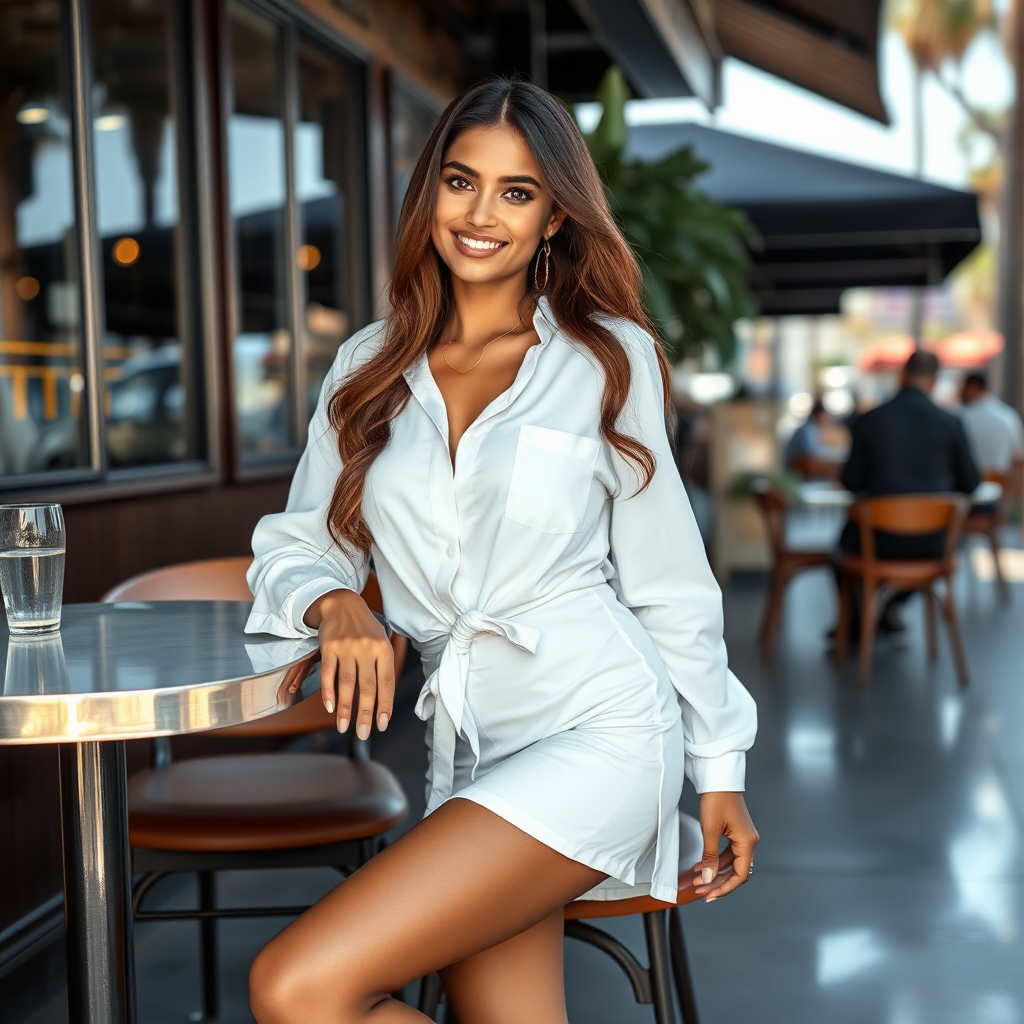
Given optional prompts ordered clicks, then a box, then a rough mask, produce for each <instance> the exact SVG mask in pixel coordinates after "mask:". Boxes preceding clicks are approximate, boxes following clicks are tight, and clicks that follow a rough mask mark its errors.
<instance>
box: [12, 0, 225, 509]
mask: <svg viewBox="0 0 1024 1024" xmlns="http://www.w3.org/2000/svg"><path fill="white" fill-rule="evenodd" d="M58 4H59V7H60V11H61V17H62V24H63V25H64V26H65V27H66V29H65V33H64V40H63V46H62V52H61V53H60V55H59V59H60V60H62V61H63V62H64V70H65V71H66V72H67V76H68V77H67V82H68V100H69V106H70V122H71V156H72V189H73V197H74V213H75V236H76V245H75V249H76V257H77V260H78V285H79V296H78V306H79V322H80V324H81V325H82V326H81V331H82V335H81V344H82V371H83V375H84V376H85V388H84V394H83V413H84V415H83V418H84V421H85V423H84V429H85V430H86V448H87V451H88V453H89V461H88V464H87V465H84V466H78V467H75V468H72V469H59V470H50V471H46V472H38V473H31V474H18V475H7V476H2V477H0V501H4V502H16V501H18V500H19V499H20V497H22V496H25V497H31V498H32V499H38V498H40V497H43V496H45V497H47V498H51V499H55V500H60V501H63V502H65V503H68V504H72V503H77V502H85V501H95V500H97V499H103V498H116V497H124V496H127V495H129V494H134V493H140V494H142V493H150V492H153V491H159V490H167V489H170V488H169V484H171V485H172V486H173V487H174V489H179V488H184V487H189V486H201V485H204V484H209V483H215V482H217V481H218V480H219V479H220V478H221V476H222V471H221V425H220V423H219V419H218V402H217V398H216V396H217V394H218V391H219V382H220V377H221V374H220V369H219V364H218V360H217V359H216V358H214V351H213V350H214V348H215V338H216V337H217V333H218V332H217V331H216V286H215V283H214V281H213V274H214V273H215V263H214V258H213V249H212V244H213V237H212V234H211V232H210V230H209V226H210V224H211V214H212V211H213V202H212V194H211V189H210V184H211V180H212V173H211V171H212V163H211V154H210V148H209V133H208V131H205V130H203V129H204V128H205V121H206V120H207V118H206V113H205V105H206V98H207V97H208V96H209V87H208V80H207V71H206V68H207V63H208V60H207V56H208V52H209V50H208V37H207V32H206V28H205V18H206V12H205V10H204V3H203V0H172V7H171V18H170V23H169V25H168V32H169V45H170V47H171V48H172V65H171V75H172V78H171V83H170V85H171V89H172V104H173V110H174V116H175V142H176V150H177V152H176V162H177V170H178V174H177V178H178V209H179V211H180V216H179V226H178V230H179V232H180V238H181V241H180V244H179V245H177V246H176V249H177V256H176V261H175V262H176V270H177V274H178V277H179V281H178V289H177V292H178V299H177V303H178V322H179V328H178V331H179V335H180V336H181V342H182V346H183V349H184V348H186V347H187V348H188V349H189V350H190V352H191V353H192V358H191V359H190V360H189V361H188V362H187V363H185V362H183V364H182V365H183V367H187V369H188V372H189V373H190V376H191V378H192V379H191V380H190V381H189V382H188V384H189V385H190V387H191V394H190V402H189V404H190V406H192V407H194V408H195V407H197V408H198V410H199V415H200V416H201V421H199V420H196V421H195V422H194V423H193V424H191V425H190V427H189V429H192V430H195V429H197V428H198V430H199V431H200V432H201V433H202V435H203V436H204V437H205V442H206V443H205V446H204V447H205V456H204V457H202V458H198V459H191V460H188V461H182V462H171V463H162V464H152V465H143V466H129V467H122V468H111V467H110V466H109V465H108V461H107V452H106V422H105V416H104V412H103V407H104V406H103V403H104V395H105V387H104V369H105V365H104V354H103V338H104V335H105V330H106V323H105V321H106V316H105V299H104V277H103V260H102V251H101V250H102V241H101V239H100V237H99V230H98V223H97V203H96V184H95V183H96V176H95V167H96V161H95V153H94V148H93V124H94V120H95V117H94V111H93V100H92V92H93V90H92V88H91V87H92V86H93V84H94V78H93V52H92V40H91V15H92V5H91V3H90V2H89V0H58ZM197 249H198V252H196V250H197ZM195 256H198V260H197V269H196V270H195V271H193V272H191V273H188V272H187V271H186V270H185V265H186V264H187V263H188V257H195Z"/></svg>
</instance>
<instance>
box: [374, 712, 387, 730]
mask: <svg viewBox="0 0 1024 1024" xmlns="http://www.w3.org/2000/svg"><path fill="white" fill-rule="evenodd" d="M387 727H388V714H387V712H386V711H382V712H381V713H380V715H379V716H378V718H377V728H378V729H380V731H381V732H383V731H384V730H385V729H386V728H387Z"/></svg>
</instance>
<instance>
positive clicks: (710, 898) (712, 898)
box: [704, 896, 718, 903]
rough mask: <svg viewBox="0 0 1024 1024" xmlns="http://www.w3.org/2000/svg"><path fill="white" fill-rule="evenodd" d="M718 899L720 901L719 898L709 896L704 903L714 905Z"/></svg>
mask: <svg viewBox="0 0 1024 1024" xmlns="http://www.w3.org/2000/svg"><path fill="white" fill-rule="evenodd" d="M717 899H718V897H717V896H709V897H708V898H707V899H706V900H705V901H704V902H705V903H714V902H715V900H717Z"/></svg>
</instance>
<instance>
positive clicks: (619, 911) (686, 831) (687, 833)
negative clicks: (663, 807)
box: [565, 814, 733, 921]
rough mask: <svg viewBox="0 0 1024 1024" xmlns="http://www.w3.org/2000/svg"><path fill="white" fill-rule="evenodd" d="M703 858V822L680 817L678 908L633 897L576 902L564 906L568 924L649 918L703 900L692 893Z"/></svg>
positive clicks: (724, 859) (728, 856) (724, 862)
mask: <svg viewBox="0 0 1024 1024" xmlns="http://www.w3.org/2000/svg"><path fill="white" fill-rule="evenodd" d="M703 855H704V837H703V836H702V835H701V831H700V822H699V821H697V819H696V818H694V817H691V816H690V815H689V814H680V815H679V881H678V883H677V884H678V888H679V895H678V896H677V897H676V902H675V904H672V903H664V902H662V901H661V900H656V899H654V897H653V896H631V897H630V898H629V899H625V900H575V901H573V902H572V903H567V904H566V905H565V920H566V921H585V920H594V919H596V918H599V917H627V916H628V915H630V914H650V913H652V912H653V911H656V910H665V909H667V908H668V907H671V906H677V907H682V906H685V905H686V904H687V903H694V902H696V901H697V900H699V899H701V898H702V897H700V896H698V895H697V893H695V892H694V891H693V865H694V864H696V863H697V862H698V861H699V860H700V859H701V857H703ZM732 861H733V856H732V850H731V849H730V848H728V847H727V848H726V850H725V851H724V852H723V853H722V854H721V856H720V857H719V858H718V865H719V871H723V870H725V869H726V868H728V867H730V866H731V865H732Z"/></svg>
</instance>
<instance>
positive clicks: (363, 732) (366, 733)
mask: <svg viewBox="0 0 1024 1024" xmlns="http://www.w3.org/2000/svg"><path fill="white" fill-rule="evenodd" d="M356 735H357V736H358V737H359V738H360V739H361V740H368V739H369V738H370V725H369V723H368V722H360V723H359V724H358V725H357V726H356Z"/></svg>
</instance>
